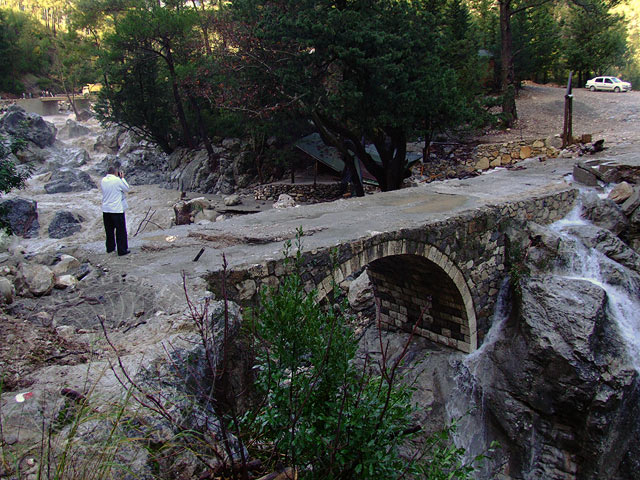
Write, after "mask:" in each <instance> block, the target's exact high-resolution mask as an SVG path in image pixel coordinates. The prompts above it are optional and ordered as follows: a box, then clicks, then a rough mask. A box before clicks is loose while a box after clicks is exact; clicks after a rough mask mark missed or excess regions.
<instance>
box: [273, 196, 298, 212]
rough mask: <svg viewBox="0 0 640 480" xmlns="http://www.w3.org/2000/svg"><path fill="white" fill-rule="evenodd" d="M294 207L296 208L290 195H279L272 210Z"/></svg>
mask: <svg viewBox="0 0 640 480" xmlns="http://www.w3.org/2000/svg"><path fill="white" fill-rule="evenodd" d="M295 206H296V202H295V200H294V199H293V198H292V197H291V196H290V195H287V194H286V193H282V194H280V196H279V197H278V200H276V202H275V203H274V204H273V208H278V209H281V208H291V207H295Z"/></svg>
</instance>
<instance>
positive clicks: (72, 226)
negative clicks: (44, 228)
mask: <svg viewBox="0 0 640 480" xmlns="http://www.w3.org/2000/svg"><path fill="white" fill-rule="evenodd" d="M82 222H83V218H82V217H81V216H80V215H76V214H74V213H73V212H69V211H66V210H63V211H60V212H56V214H55V216H54V217H53V220H51V223H50V224H49V228H48V232H49V238H65V237H70V236H71V235H73V234H74V233H77V232H79V231H80V230H82V225H81V224H82Z"/></svg>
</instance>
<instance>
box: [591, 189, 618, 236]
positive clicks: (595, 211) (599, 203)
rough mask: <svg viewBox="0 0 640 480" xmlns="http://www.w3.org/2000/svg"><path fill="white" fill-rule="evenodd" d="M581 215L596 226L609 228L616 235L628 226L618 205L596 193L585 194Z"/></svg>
mask: <svg viewBox="0 0 640 480" xmlns="http://www.w3.org/2000/svg"><path fill="white" fill-rule="evenodd" d="M582 216H583V217H584V218H586V219H588V220H590V221H591V222H593V223H594V224H596V225H597V226H599V227H601V228H605V229H607V230H611V231H612V232H613V233H615V234H616V235H619V234H621V233H623V232H624V231H625V230H626V229H627V228H628V227H629V220H627V217H626V216H625V214H624V213H623V212H622V209H621V208H620V206H619V205H617V204H616V203H615V202H613V201H612V200H609V199H601V198H600V197H598V195H596V194H592V195H586V196H584V197H583V202H582Z"/></svg>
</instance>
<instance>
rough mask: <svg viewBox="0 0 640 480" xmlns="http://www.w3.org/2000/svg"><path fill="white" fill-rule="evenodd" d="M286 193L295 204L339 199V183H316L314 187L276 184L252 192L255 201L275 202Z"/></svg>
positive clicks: (257, 188)
mask: <svg viewBox="0 0 640 480" xmlns="http://www.w3.org/2000/svg"><path fill="white" fill-rule="evenodd" d="M283 193H286V194H287V195H290V196H291V197H292V198H293V199H294V200H295V201H296V202H298V203H300V202H304V203H317V202H320V201H326V200H327V199H330V198H338V197H340V194H341V192H340V183H339V182H336V183H330V184H325V183H318V184H316V185H310V184H299V183H277V184H271V185H259V186H257V187H256V188H255V190H254V197H255V199H256V200H274V201H275V200H277V199H278V197H279V196H280V195H281V194H283Z"/></svg>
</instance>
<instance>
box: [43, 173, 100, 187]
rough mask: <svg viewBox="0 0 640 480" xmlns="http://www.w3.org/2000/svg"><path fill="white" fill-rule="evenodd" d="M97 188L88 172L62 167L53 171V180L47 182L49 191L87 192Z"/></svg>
mask: <svg viewBox="0 0 640 480" xmlns="http://www.w3.org/2000/svg"><path fill="white" fill-rule="evenodd" d="M94 188H97V187H96V184H95V183H93V180H91V177H90V176H89V174H88V173H87V172H83V171H82V170H74V169H71V168H61V169H59V170H56V171H54V172H52V174H51V180H50V181H49V183H47V184H45V186H44V190H45V191H46V192H47V193H67V192H85V191H87V190H91V189H94Z"/></svg>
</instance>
